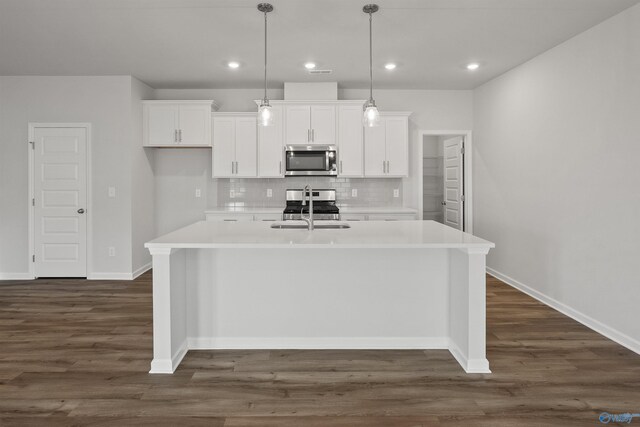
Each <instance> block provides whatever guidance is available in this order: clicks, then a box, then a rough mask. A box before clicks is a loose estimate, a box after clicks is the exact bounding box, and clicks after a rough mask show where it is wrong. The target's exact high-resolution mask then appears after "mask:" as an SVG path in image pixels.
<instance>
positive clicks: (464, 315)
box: [449, 249, 491, 373]
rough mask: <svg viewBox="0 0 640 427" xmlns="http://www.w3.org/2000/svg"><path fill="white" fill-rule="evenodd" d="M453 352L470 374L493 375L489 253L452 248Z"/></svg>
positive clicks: (451, 303) (451, 325) (450, 307)
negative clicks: (489, 334)
mask: <svg viewBox="0 0 640 427" xmlns="http://www.w3.org/2000/svg"><path fill="white" fill-rule="evenodd" d="M449 253H450V262H449V285H450V287H449V339H450V344H449V350H450V351H451V354H453V356H454V357H455V358H456V360H457V361H458V362H459V363H460V365H461V366H462V368H463V369H464V370H465V371H466V372H467V373H490V372H491V371H490V370H489V361H488V360H487V358H486V264H485V263H486V261H485V259H486V254H487V251H486V250H484V249H480V250H478V249H451V250H450V251H449Z"/></svg>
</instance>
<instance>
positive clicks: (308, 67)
mask: <svg viewBox="0 0 640 427" xmlns="http://www.w3.org/2000/svg"><path fill="white" fill-rule="evenodd" d="M304 68H306V69H307V70H313V69H314V68H316V64H315V63H313V62H307V63H306V64H304Z"/></svg>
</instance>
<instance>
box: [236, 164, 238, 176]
mask: <svg viewBox="0 0 640 427" xmlns="http://www.w3.org/2000/svg"><path fill="white" fill-rule="evenodd" d="M236 175H238V162H236Z"/></svg>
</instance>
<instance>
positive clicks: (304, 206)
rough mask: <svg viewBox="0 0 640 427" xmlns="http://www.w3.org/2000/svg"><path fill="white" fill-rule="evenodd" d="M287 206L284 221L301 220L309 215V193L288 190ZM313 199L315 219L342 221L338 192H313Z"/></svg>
mask: <svg viewBox="0 0 640 427" xmlns="http://www.w3.org/2000/svg"><path fill="white" fill-rule="evenodd" d="M286 196H287V197H286V199H287V206H286V207H285V208H284V213H283V215H282V219H284V220H285V221H286V220H301V219H302V216H303V214H304V215H305V217H306V216H307V215H308V214H309V191H304V190H287V192H286ZM311 196H312V197H313V218H314V219H315V220H316V221H318V220H333V221H339V220H340V210H339V209H338V207H337V206H336V190H311Z"/></svg>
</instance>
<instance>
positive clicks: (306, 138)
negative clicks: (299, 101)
mask: <svg viewBox="0 0 640 427" xmlns="http://www.w3.org/2000/svg"><path fill="white" fill-rule="evenodd" d="M285 111H286V117H285V122H286V130H285V138H286V142H287V144H288V145H290V144H308V143H310V142H311V138H310V136H311V132H310V131H311V107H310V106H308V105H288V106H287V107H286V110H285Z"/></svg>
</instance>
